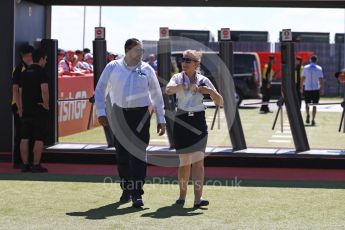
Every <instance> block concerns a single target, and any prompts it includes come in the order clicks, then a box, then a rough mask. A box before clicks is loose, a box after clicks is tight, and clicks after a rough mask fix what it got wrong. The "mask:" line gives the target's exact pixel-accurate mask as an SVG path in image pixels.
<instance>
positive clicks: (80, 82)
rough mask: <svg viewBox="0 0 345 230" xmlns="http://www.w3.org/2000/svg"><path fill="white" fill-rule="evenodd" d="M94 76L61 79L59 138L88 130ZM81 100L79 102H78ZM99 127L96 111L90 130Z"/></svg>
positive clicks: (64, 76) (64, 77)
mask: <svg viewBox="0 0 345 230" xmlns="http://www.w3.org/2000/svg"><path fill="white" fill-rule="evenodd" d="M93 84H94V83H93V75H92V74H88V75H86V76H66V75H63V76H61V77H59V87H58V88H59V94H58V100H66V99H67V100H69V101H59V102H58V118H59V137H62V136H66V135H70V134H74V133H79V132H83V131H86V130H87V128H88V127H87V125H88V120H89V117H90V110H91V103H90V102H89V101H88V100H85V99H88V98H90V97H91V96H92V95H93V91H94V90H93ZM78 99H79V100H78ZM97 125H98V122H97V117H96V113H95V110H93V115H92V117H91V125H90V128H92V127H95V126H97Z"/></svg>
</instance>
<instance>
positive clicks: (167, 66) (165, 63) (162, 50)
mask: <svg viewBox="0 0 345 230" xmlns="http://www.w3.org/2000/svg"><path fill="white" fill-rule="evenodd" d="M157 62H158V79H159V82H160V85H161V89H162V94H163V99H164V105H165V120H166V126H167V135H168V140H169V146H170V148H174V140H173V122H174V117H175V107H176V106H175V97H174V96H169V95H166V94H165V92H164V91H165V86H166V85H167V84H168V82H169V81H170V78H171V44H170V40H169V39H160V40H159V41H158V53H157Z"/></svg>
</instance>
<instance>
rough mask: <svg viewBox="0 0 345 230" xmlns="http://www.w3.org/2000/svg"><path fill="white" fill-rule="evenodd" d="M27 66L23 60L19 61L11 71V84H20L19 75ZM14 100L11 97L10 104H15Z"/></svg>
mask: <svg viewBox="0 0 345 230" xmlns="http://www.w3.org/2000/svg"><path fill="white" fill-rule="evenodd" d="M27 68H28V66H27V65H26V64H25V63H24V62H20V63H19V64H18V65H17V66H16V68H14V71H13V73H12V86H13V85H18V86H19V85H20V75H21V74H22V73H23V72H24V71H25V70H26V69H27ZM15 103H16V102H15V100H14V99H12V104H15Z"/></svg>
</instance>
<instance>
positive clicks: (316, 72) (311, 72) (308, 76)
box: [302, 63, 323, 91]
mask: <svg viewBox="0 0 345 230" xmlns="http://www.w3.org/2000/svg"><path fill="white" fill-rule="evenodd" d="M302 77H305V81H304V90H306V91H311V90H319V89H320V81H319V78H323V72H322V68H321V66H319V65H316V64H314V63H311V64H309V65H306V66H304V67H303V72H302Z"/></svg>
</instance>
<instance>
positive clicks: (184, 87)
mask: <svg viewBox="0 0 345 230" xmlns="http://www.w3.org/2000/svg"><path fill="white" fill-rule="evenodd" d="M200 62H201V53H200V52H197V51H195V50H186V51H184V53H183V58H182V70H183V71H182V72H181V73H178V74H175V75H174V76H173V77H172V78H171V79H170V81H169V83H168V85H167V86H166V94H168V95H173V94H176V98H177V112H176V117H175V121H174V126H173V139H174V144H175V148H176V152H177V154H178V155H179V159H180V165H179V168H178V181H179V187H180V195H179V198H178V199H177V200H176V204H179V205H184V203H185V200H186V195H187V186H188V181H189V177H190V171H191V170H192V179H193V184H194V207H195V208H198V207H201V206H207V205H208V204H209V201H208V200H206V199H203V198H202V192H203V184H204V157H205V149H206V144H207V138H208V132H207V124H206V118H205V106H204V104H203V94H209V95H210V97H211V99H212V100H213V101H214V103H215V104H216V105H218V106H223V98H222V96H221V95H220V94H219V93H218V92H217V90H216V88H215V87H214V86H213V84H212V83H211V81H210V80H209V79H208V78H206V77H205V76H203V75H201V74H198V72H197V70H198V68H199V66H200Z"/></svg>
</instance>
